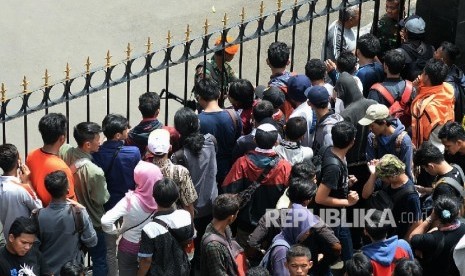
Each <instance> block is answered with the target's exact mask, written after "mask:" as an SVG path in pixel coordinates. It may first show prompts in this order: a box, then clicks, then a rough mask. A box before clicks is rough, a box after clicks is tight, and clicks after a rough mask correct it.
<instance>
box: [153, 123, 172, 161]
mask: <svg viewBox="0 0 465 276" xmlns="http://www.w3.org/2000/svg"><path fill="white" fill-rule="evenodd" d="M170 146H171V145H170V132H169V131H168V130H166V129H155V130H154V131H152V132H151V133H150V135H149V139H148V143H147V148H148V150H149V151H150V152H151V153H153V154H155V155H163V154H166V153H168V152H169V150H170Z"/></svg>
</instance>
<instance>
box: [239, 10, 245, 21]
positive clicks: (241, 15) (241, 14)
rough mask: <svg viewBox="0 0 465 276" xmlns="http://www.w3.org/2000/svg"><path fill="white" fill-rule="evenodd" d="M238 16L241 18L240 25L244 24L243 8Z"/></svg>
mask: <svg viewBox="0 0 465 276" xmlns="http://www.w3.org/2000/svg"><path fill="white" fill-rule="evenodd" d="M239 16H240V17H241V23H244V20H245V8H244V7H242V11H241V13H240V14H239Z"/></svg>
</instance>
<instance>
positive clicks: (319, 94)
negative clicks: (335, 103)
mask: <svg viewBox="0 0 465 276" xmlns="http://www.w3.org/2000/svg"><path fill="white" fill-rule="evenodd" d="M305 94H307V99H308V101H309V102H310V103H311V104H313V105H319V104H322V103H328V102H329V92H328V89H326V87H324V86H321V85H315V86H312V87H309V88H307V90H306V91H305Z"/></svg>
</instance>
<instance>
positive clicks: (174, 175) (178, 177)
mask: <svg viewBox="0 0 465 276" xmlns="http://www.w3.org/2000/svg"><path fill="white" fill-rule="evenodd" d="M153 163H154V164H155V165H157V166H158V167H159V168H160V170H161V172H162V174H163V176H164V177H168V178H171V179H172V180H173V181H174V182H175V183H176V184H177V185H178V187H179V200H180V202H181V205H182V207H185V206H188V205H190V204H192V203H194V202H195V201H196V200H197V192H196V191H195V187H194V183H193V182H192V179H191V176H190V174H189V171H188V170H187V169H186V168H185V167H183V166H181V165H175V164H173V163H172V162H171V160H169V159H166V160H163V159H157V158H154V159H153Z"/></svg>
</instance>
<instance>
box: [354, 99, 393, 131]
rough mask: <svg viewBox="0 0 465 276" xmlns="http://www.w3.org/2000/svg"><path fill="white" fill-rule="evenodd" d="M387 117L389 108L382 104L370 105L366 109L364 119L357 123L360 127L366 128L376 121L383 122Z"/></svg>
mask: <svg viewBox="0 0 465 276" xmlns="http://www.w3.org/2000/svg"><path fill="white" fill-rule="evenodd" d="M387 117H389V108H388V107H387V106H385V105H384V104H372V105H370V106H369V107H368V108H367V111H366V112H365V117H363V118H362V119H360V120H359V121H358V123H359V124H361V125H362V126H367V125H369V124H371V123H373V122H374V121H376V120H383V119H386V118H387Z"/></svg>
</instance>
